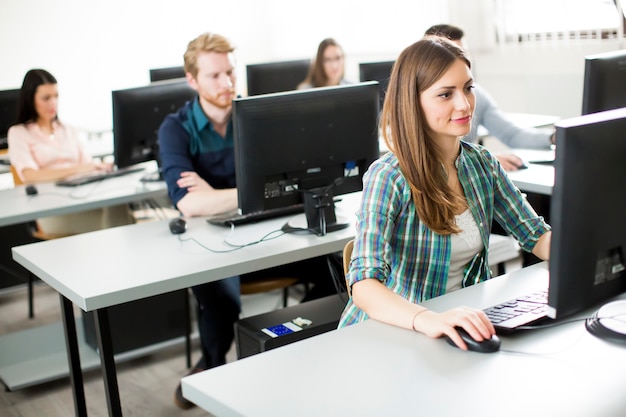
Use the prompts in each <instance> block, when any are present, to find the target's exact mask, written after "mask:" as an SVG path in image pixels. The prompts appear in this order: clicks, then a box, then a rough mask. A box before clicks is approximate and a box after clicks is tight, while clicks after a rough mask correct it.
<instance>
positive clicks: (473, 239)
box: [446, 209, 484, 292]
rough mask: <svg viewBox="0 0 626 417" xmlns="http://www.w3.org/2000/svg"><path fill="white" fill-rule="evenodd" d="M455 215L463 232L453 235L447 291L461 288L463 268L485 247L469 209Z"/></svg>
mask: <svg viewBox="0 0 626 417" xmlns="http://www.w3.org/2000/svg"><path fill="white" fill-rule="evenodd" d="M454 217H455V218H456V225H457V226H458V227H459V229H461V232H460V233H455V234H452V235H451V242H452V251H451V254H450V271H449V273H448V283H447V285H446V291H448V292H449V291H454V290H458V289H460V288H461V282H462V281H463V268H464V267H465V265H467V263H468V262H469V261H470V260H471V259H472V258H473V257H474V256H475V255H476V254H477V253H478V252H480V251H482V250H483V247H484V245H483V242H482V240H481V239H480V230H479V229H478V225H477V224H476V220H474V216H472V213H471V212H470V211H469V209H467V210H465V211H464V212H463V213H461V214H459V215H457V216H454Z"/></svg>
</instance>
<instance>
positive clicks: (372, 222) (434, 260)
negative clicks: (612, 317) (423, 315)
mask: <svg viewBox="0 0 626 417" xmlns="http://www.w3.org/2000/svg"><path fill="white" fill-rule="evenodd" d="M456 163H457V170H458V177H459V182H460V183H461V187H462V188H463V192H464V194H465V197H466V199H467V204H468V206H469V210H470V212H471V213H472V216H473V217H474V219H475V220H476V224H477V225H478V228H479V231H480V237H481V239H482V242H483V246H484V248H483V250H482V251H480V252H479V253H477V254H476V256H474V257H473V258H472V260H471V261H470V262H469V263H468V264H467V265H466V266H465V268H464V276H463V282H462V286H463V287H467V286H469V285H472V284H475V283H477V282H481V281H484V280H487V279H489V278H491V272H490V270H489V262H488V251H487V249H488V248H489V233H490V230H491V223H492V220H494V219H495V220H496V221H498V223H500V224H501V225H502V226H503V227H504V229H505V230H506V231H507V232H509V233H510V234H511V235H512V236H513V237H515V238H516V239H517V240H518V242H519V243H520V246H521V247H522V249H523V250H525V251H528V252H530V251H531V250H532V249H533V248H534V247H535V244H536V243H537V240H539V238H540V237H541V236H542V235H543V234H544V233H546V232H547V231H548V230H550V226H548V225H547V224H546V223H545V222H544V220H543V218H542V217H540V216H538V215H537V213H536V212H535V211H534V210H533V208H532V207H531V206H530V205H529V204H528V203H527V202H526V200H525V199H524V197H523V195H522V193H521V192H520V191H519V190H518V189H517V187H516V186H515V185H514V184H513V183H512V182H511V180H510V179H509V177H508V175H507V174H506V172H505V171H504V170H503V169H502V167H501V166H500V163H499V162H498V160H497V159H496V158H495V157H494V156H493V155H492V154H491V153H489V151H487V150H486V149H484V148H483V147H481V146H479V145H475V144H471V143H467V142H463V141H462V142H461V152H460V153H459V157H458V159H457V161H456ZM356 215H357V220H356V222H357V223H356V236H355V242H354V250H353V252H352V260H351V261H350V269H349V272H348V275H347V277H346V279H347V280H348V283H349V285H350V286H352V285H353V284H354V283H355V282H358V281H361V280H363V279H367V278H372V279H378V280H379V281H380V282H381V283H383V284H384V285H385V286H387V287H388V288H390V289H391V290H392V291H394V292H396V293H397V294H399V295H401V296H402V297H404V298H406V299H408V300H409V301H411V302H414V303H419V302H422V301H425V300H428V299H430V298H433V297H437V296H440V295H442V294H444V293H445V291H446V284H447V279H448V270H449V267H450V253H451V246H452V245H451V237H450V235H440V234H437V233H435V232H433V231H432V230H430V229H429V228H428V227H427V226H426V225H424V224H423V223H422V222H420V221H419V218H418V215H417V210H416V208H415V205H414V204H413V201H412V198H411V189H410V187H409V184H408V182H407V180H406V179H405V178H404V176H403V175H402V172H401V171H400V167H399V163H398V160H397V158H396V156H395V155H394V154H393V153H392V152H389V153H387V154H385V155H384V156H382V157H381V158H380V159H379V160H377V161H375V162H374V163H373V164H372V165H371V166H370V168H369V170H368V171H367V172H366V173H365V175H364V177H363V196H362V201H361V206H360V207H359V209H358V210H357V213H356ZM367 318H368V317H367V314H366V313H365V312H363V311H362V310H360V309H359V308H358V307H357V306H356V305H354V303H353V302H352V299H350V300H349V301H348V304H347V305H346V308H345V310H344V312H343V314H342V317H341V320H340V321H339V327H344V326H348V325H350V324H353V323H357V322H360V321H363V320H366V319H367Z"/></svg>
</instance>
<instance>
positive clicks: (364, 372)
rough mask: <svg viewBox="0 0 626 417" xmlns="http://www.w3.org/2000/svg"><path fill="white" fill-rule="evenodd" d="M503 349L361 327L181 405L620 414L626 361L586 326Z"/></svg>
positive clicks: (299, 412) (511, 285)
mask: <svg viewBox="0 0 626 417" xmlns="http://www.w3.org/2000/svg"><path fill="white" fill-rule="evenodd" d="M547 283H548V269H547V263H545V262H544V263H541V264H536V265H533V266H530V267H527V268H524V269H521V270H518V271H515V272H513V273H510V274H507V275H502V276H500V277H496V278H494V279H492V280H489V281H487V282H484V283H481V284H478V285H474V286H471V287H468V288H465V289H462V290H459V291H455V292H452V293H449V294H446V295H444V296H441V297H438V298H434V299H431V300H428V301H427V302H425V303H423V305H424V306H426V307H427V308H429V309H431V310H433V311H437V312H441V311H445V310H447V309H449V308H452V307H456V306H461V305H466V306H470V307H474V308H480V309H482V308H486V307H489V306H491V305H494V304H497V303H500V302H503V301H506V300H508V299H511V298H513V297H515V296H517V295H520V294H525V293H528V292H532V291H534V290H539V289H543V288H546V286H547ZM591 313H592V311H587V312H586V313H585V314H583V315H581V316H578V318H580V317H586V316H588V315H590V314H591ZM501 341H502V345H501V348H500V350H499V351H498V352H495V353H488V354H487V353H475V352H465V351H462V350H460V349H457V348H454V347H451V346H450V345H448V344H447V343H446V342H445V341H444V340H443V339H432V338H429V337H427V336H425V335H423V334H421V333H416V332H413V331H410V330H405V329H401V328H397V327H394V326H390V325H386V324H382V323H380V322H377V321H374V320H368V321H365V322H363V323H359V324H356V325H353V326H349V327H346V328H342V329H338V330H334V331H331V332H328V333H324V334H322V335H318V336H316V337H313V338H310V339H306V340H302V341H300V342H297V343H293V344H290V345H287V346H283V347H280V348H277V349H273V350H270V351H267V352H264V353H262V354H259V355H254V356H250V357H247V358H244V359H241V360H238V361H236V362H232V363H229V364H227V365H224V366H221V367H217V368H213V369H210V370H208V371H205V372H201V373H198V374H195V375H192V376H188V377H185V378H183V380H182V388H183V395H184V396H185V397H186V398H188V399H189V400H191V401H193V402H194V403H196V404H197V405H198V406H200V407H202V408H203V409H205V410H206V411H208V412H210V413H212V414H214V415H216V416H219V417H235V416H237V417H241V416H246V417H270V416H271V417H283V416H284V417H287V416H289V417H290V416H299V417H308V416H311V417H313V416H341V417H345V416H359V417H368V416H372V417H374V416H416V415H424V416H484V417H490V416H504V415H506V416H529V415H532V416H581V417H582V416H584V417H587V416H623V415H626V396H624V395H623V389H624V386H626V360H624V357H625V354H626V350H625V348H624V346H622V345H617V344H611V343H608V342H606V341H603V340H600V339H598V338H596V337H594V336H592V335H591V334H590V333H588V332H587V331H586V329H585V325H584V321H582V320H579V321H575V322H572V323H569V324H563V325H561V326H557V327H553V328H547V329H541V330H532V331H520V332H519V333H515V334H512V335H509V336H501Z"/></svg>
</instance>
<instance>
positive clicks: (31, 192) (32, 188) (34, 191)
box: [26, 184, 39, 195]
mask: <svg viewBox="0 0 626 417" xmlns="http://www.w3.org/2000/svg"><path fill="white" fill-rule="evenodd" d="M38 192H39V191H37V187H35V186H34V185H33V184H29V185H27V186H26V195H37V193H38Z"/></svg>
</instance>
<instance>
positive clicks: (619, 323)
mask: <svg viewBox="0 0 626 417" xmlns="http://www.w3.org/2000/svg"><path fill="white" fill-rule="evenodd" d="M585 326H586V327H587V330H588V331H589V333H591V334H592V335H594V336H596V337H598V338H600V339H603V340H607V341H609V342H614V343H620V344H626V300H617V301H611V302H609V303H606V304H604V305H603V306H602V307H600V309H599V310H598V311H597V312H596V313H595V314H594V315H593V316H592V317H590V318H588V319H587V321H586V322H585Z"/></svg>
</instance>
